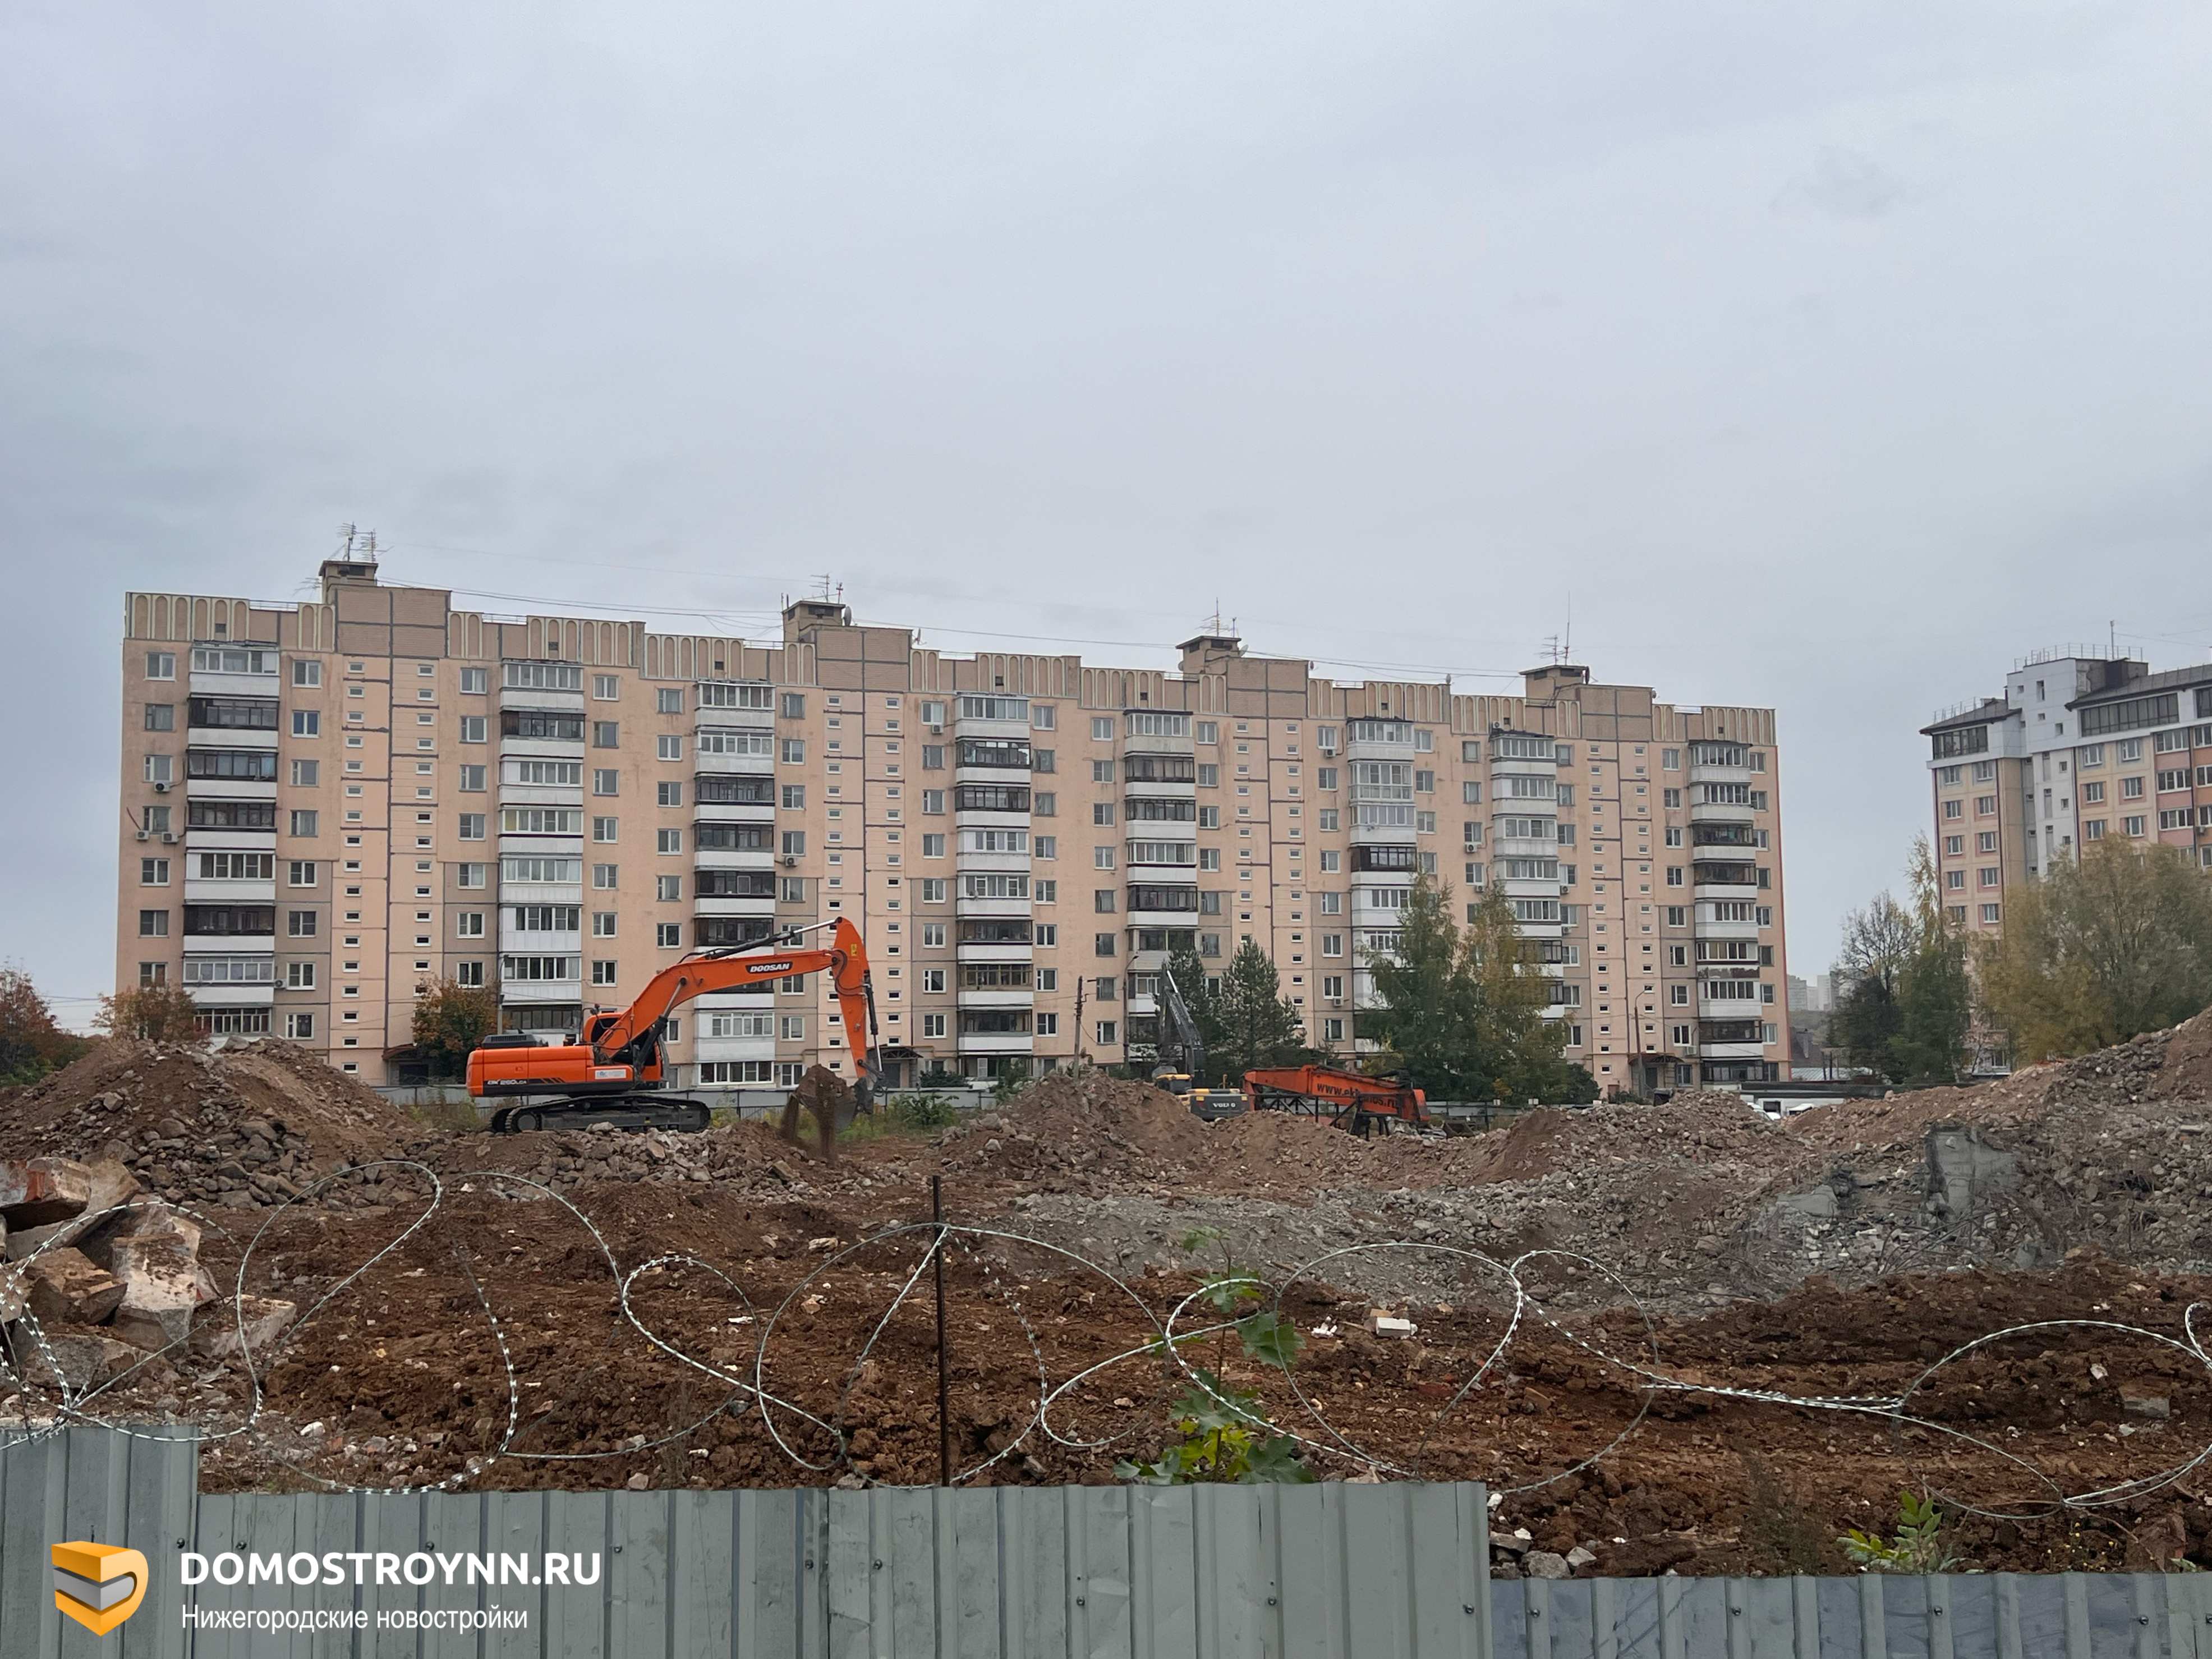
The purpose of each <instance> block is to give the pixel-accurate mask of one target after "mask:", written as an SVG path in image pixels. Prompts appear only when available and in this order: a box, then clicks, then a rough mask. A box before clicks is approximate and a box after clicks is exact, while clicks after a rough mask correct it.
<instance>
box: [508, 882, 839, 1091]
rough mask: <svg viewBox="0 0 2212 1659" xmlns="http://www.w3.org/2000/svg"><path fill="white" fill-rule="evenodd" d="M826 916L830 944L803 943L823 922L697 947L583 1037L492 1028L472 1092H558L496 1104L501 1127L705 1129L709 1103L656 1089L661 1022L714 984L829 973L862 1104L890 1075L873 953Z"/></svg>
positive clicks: (597, 1019) (597, 1016) (592, 1020)
mask: <svg viewBox="0 0 2212 1659" xmlns="http://www.w3.org/2000/svg"><path fill="white" fill-rule="evenodd" d="M825 925H827V926H830V927H833V928H834V931H833V932H832V933H831V934H830V937H829V944H828V945H824V946H815V947H800V946H799V940H800V939H802V938H803V937H804V936H805V934H807V933H817V932H819V931H820V928H818V927H811V928H794V929H793V930H792V931H790V932H788V933H780V934H778V935H776V936H775V938H773V939H763V940H761V941H759V942H758V943H757V944H752V945H740V946H738V947H735V948H733V949H731V950H727V951H695V952H694V953H692V954H691V955H690V956H687V957H684V959H683V960H681V961H680V962H676V963H671V964H670V965H669V966H667V967H665V968H664V969H661V970H660V971H659V973H657V974H655V975H653V979H652V981H651V982H650V983H648V984H647V986H646V987H645V989H644V990H643V991H642V992H641V993H640V994H639V995H638V998H637V1000H635V1002H632V1003H631V1004H630V1005H629V1007H627V1008H624V1009H622V1010H620V1011H619V1012H611V1013H610V1012H601V1011H599V1010H597V1009H594V1010H593V1011H592V1012H591V1013H589V1014H587V1015H586V1016H585V1018H584V1030H583V1034H582V1040H581V1041H580V1042H568V1043H557V1044H547V1043H541V1042H536V1041H534V1040H533V1039H532V1038H531V1037H530V1036H526V1035H525V1034H522V1033H520V1032H503V1033H501V1034H500V1035H499V1036H490V1037H486V1038H485V1039H484V1041H483V1043H481V1044H480V1045H479V1046H478V1047H477V1048H476V1049H475V1050H474V1051H473V1052H471V1054H470V1055H469V1093H470V1094H471V1095H472V1096H474V1097H476V1098H477V1099H479V1100H483V1099H489V1098H493V1097H499V1096H513V1095H551V1096H555V1097H556V1098H554V1099H551V1100H532V1101H530V1102H528V1103H526V1104H520V1105H514V1106H506V1107H501V1108H500V1109H498V1110H496V1111H495V1112H494V1113H493V1114H492V1116H491V1127H492V1129H493V1131H494V1132H495V1133H501V1134H507V1133H513V1132H515V1131H518V1130H524V1129H543V1128H581V1127H587V1126H588V1125H591V1124H594V1123H612V1124H615V1125H616V1126H617V1127H622V1128H635V1129H648V1128H653V1129H703V1128H705V1127H707V1126H708V1122H709V1121H711V1118H710V1114H709V1113H708V1108H707V1106H706V1104H705V1103H703V1102H702V1101H697V1100H694V1099H692V1098H690V1097H688V1096H684V1095H672V1094H662V1093H660V1092H659V1083H660V1080H661V1077H662V1059H661V1048H660V1027H661V1022H662V1021H663V1020H665V1018H667V1017H668V1016H669V1015H670V1014H671V1012H674V1011H675V1010H676V1009H677V1008H678V1007H681V1006H683V1005H684V1003H686V1002H689V1001H690V1000H691V999H692V998H694V997H696V996H703V995H705V994H707V993H708V992H710V991H728V990H733V989H735V988H737V987H740V986H745V985H758V984H760V983H762V982H763V981H768V980H777V979H789V978H793V977H795V976H798V975H806V974H821V973H826V974H828V975H829V976H830V980H831V982H832V984H833V985H834V986H835V987H836V994H837V1007H838V1011H839V1014H840V1017H841V1018H842V1021H843V1024H844V1027H845V1041H846V1042H847V1043H848V1044H849V1045H850V1046H851V1048H852V1051H853V1067H854V1074H855V1075H854V1094H855V1096H856V1097H857V1098H858V1100H859V1103H860V1109H862V1110H864V1111H865V1110H866V1109H867V1104H868V1095H869V1091H871V1090H872V1089H873V1088H875V1087H876V1086H878V1085H880V1083H881V1082H882V1079H883V1063H882V1061H881V1060H880V1059H879V1058H878V1054H877V1051H876V998H875V991H874V988H873V987H872V985H871V984H870V983H869V980H868V952H867V949H866V946H865V945H863V944H862V943H861V941H860V929H858V928H857V927H854V926H853V924H852V923H851V922H850V921H846V920H845V919H844V918H842V917H840V918H839V919H838V920H837V921H836V922H835V923H834V924H825Z"/></svg>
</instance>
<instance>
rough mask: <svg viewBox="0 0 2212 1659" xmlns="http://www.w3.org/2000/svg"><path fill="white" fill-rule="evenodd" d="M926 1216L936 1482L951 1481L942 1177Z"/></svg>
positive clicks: (934, 1182)
mask: <svg viewBox="0 0 2212 1659" xmlns="http://www.w3.org/2000/svg"><path fill="white" fill-rule="evenodd" d="M929 1218H930V1219H931V1220H933V1221H934V1222H935V1223H936V1224H937V1237H936V1249H937V1262H936V1267H937V1484H938V1485H939V1486H951V1484H952V1417H951V1405H950V1401H951V1392H952V1383H951V1366H950V1364H949V1362H948V1361H947V1359H946V1358H945V1177H944V1176H930V1178H929Z"/></svg>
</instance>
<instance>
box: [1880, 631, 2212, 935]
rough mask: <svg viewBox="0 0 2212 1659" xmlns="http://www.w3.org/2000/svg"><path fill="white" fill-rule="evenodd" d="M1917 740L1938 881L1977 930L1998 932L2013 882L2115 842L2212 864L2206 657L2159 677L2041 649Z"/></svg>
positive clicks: (2088, 656) (1959, 917) (1960, 916)
mask: <svg viewBox="0 0 2212 1659" xmlns="http://www.w3.org/2000/svg"><path fill="white" fill-rule="evenodd" d="M1921 735H1922V736H1923V737H1925V738H1928V740H1929V758H1928V766H1929V784H1930V786H1931V793H1932V796H1933V799H1934V815H1935V832H1934V838H1933V846H1934V849H1935V854H1936V880H1937V882H1938V884H1939V885H1940V886H1941V887H1942V896H1943V902H1944V905H1945V908H1946V909H1947V911H1948V914H1949V915H1950V918H1951V920H1952V921H1954V922H1955V923H1957V924H1958V925H1959V926H1960V927H1964V928H1966V930H1967V931H1968V932H1970V933H1999V932H2002V929H2003V926H2004V914H2005V897H2006V894H2007V892H2008V890H2012V889H2015V888H2017V887H2019V886H2021V884H2024V883H2027V882H2030V881H2033V880H2034V879H2036V878H2037V877H2038V876H2039V875H2040V874H2042V873H2043V872H2045V871H2047V870H2049V869H2050V868H2051V866H2052V864H2054V863H2055V862H2057V861H2058V860H2064V859H2069V858H2071V857H2073V856H2075V854H2076V853H2077V852H2078V851H2079V850H2080V849H2081V848H2082V847H2084V846H2086V845H2087V843H2088V842H2094V841H2103V840H2105V839H2106V838H2107V837H2108V836H2109V837H2114V838H2124V839H2126V840H2128V841H2130V842H2142V843H2146V844H2148V843H2150V842H2165V843H2166V844H2167V845H2170V846H2174V847H2179V848H2184V849H2185V850H2186V851H2187V852H2188V853H2189V854H2190V855H2191V857H2193V858H2195V859H2196V860H2197V861H2198V862H2199V863H2200V864H2202V865H2203V866H2205V867H2206V868H2208V869H2212V664H2207V665H2200V666H2197V667H2195V668H2181V669H2174V670H2172V671H2168V672H2165V673H2159V674H2154V673H2152V672H2151V671H2150V665H2148V663H2144V662H2140V661H2136V660H2135V659H2131V658H2125V657H2110V656H2105V655H2101V654H2099V653H2093V652H2092V651H2090V650H2088V649H2087V648H2084V647H2065V648H2063V649H2061V650H2057V651H2042V652H2038V653H2035V654H2033V655H2032V656H2028V657H2025V658H2022V659H2021V660H2020V661H2019V662H2018V663H2016V664H2015V665H2014V666H2013V670H2012V672H2011V673H2010V674H2009V675H2008V676H2007V677H2006V679H2005V689H2004V695H2003V696H2001V697H1986V698H1984V699H1982V700H1981V701H1979V702H1973V703H1969V704H1966V705H1963V706H1961V707H1960V708H1954V709H1950V710H1947V711H1946V712H1945V713H1944V714H1941V715H1939V716H1938V717H1937V718H1936V720H1935V721H1934V722H1933V723H1932V724H1930V725H1928V726H1923V727H1922V728H1921Z"/></svg>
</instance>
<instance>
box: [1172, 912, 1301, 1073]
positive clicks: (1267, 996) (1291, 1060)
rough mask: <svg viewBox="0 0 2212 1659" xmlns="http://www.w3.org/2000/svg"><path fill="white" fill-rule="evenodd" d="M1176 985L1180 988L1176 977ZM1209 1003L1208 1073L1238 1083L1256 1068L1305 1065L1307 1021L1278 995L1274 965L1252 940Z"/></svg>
mask: <svg viewBox="0 0 2212 1659" xmlns="http://www.w3.org/2000/svg"><path fill="white" fill-rule="evenodd" d="M1200 982H1201V983H1203V981H1200ZM1176 984H1177V986H1178V987H1180V986H1181V984H1182V975H1180V974H1178V975H1176ZM1208 1001H1209V1002H1210V1003H1211V1004H1212V1018H1213V1019H1214V1020H1215V1021H1216V1022H1217V1024H1218V1030H1219V1032H1220V1036H1219V1037H1218V1039H1217V1040H1215V1041H1214V1042H1211V1043H1209V1044H1208V1048H1207V1064H1208V1066H1209V1069H1211V1070H1213V1071H1214V1072H1216V1073H1217V1074H1218V1075H1221V1076H1223V1077H1225V1078H1236V1079H1242V1078H1243V1075H1244V1073H1247V1072H1249V1071H1250V1070H1252V1069H1254V1068H1255V1066H1296V1065H1298V1064H1299V1063H1301V1062H1302V1061H1303V1060H1304V1058H1305V1056H1306V1053H1307V1049H1306V1040H1305V1017H1304V1015H1303V1014H1301V1013H1300V1012H1298V1010H1297V1006H1295V1005H1294V1004H1292V1003H1291V1002H1290V1001H1289V1000H1287V999H1286V998H1285V997H1284V995H1283V994H1282V980H1281V978H1280V976H1279V975H1278V974H1277V973H1276V972H1275V963H1274V961H1273V958H1272V957H1269V956H1268V954H1267V952H1266V951H1262V950H1261V948H1260V947H1259V945H1256V944H1255V943H1254V942H1253V941H1252V940H1250V939H1246V940H1245V941H1244V943H1243V945H1239V946H1238V947H1237V954H1236V955H1235V956H1233V957H1231V958H1230V959H1229V966H1228V967H1227V968H1226V969H1224V970H1223V972H1222V975H1221V988H1220V989H1219V990H1218V992H1216V993H1214V994H1213V995H1212V997H1210V998H1209V999H1208ZM1193 1012H1194V1013H1195V1010H1194V1011H1193ZM1200 1029H1201V1030H1202V1029H1203V1028H1202V1027H1201V1028H1200Z"/></svg>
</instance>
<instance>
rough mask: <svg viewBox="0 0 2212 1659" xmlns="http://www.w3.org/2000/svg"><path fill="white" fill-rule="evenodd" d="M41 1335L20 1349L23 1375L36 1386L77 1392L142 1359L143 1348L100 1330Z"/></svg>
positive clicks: (121, 1372) (111, 1377)
mask: <svg viewBox="0 0 2212 1659" xmlns="http://www.w3.org/2000/svg"><path fill="white" fill-rule="evenodd" d="M44 1336H45V1340H43V1341H37V1342H28V1343H26V1344H25V1345H24V1348H23V1375H24V1376H25V1377H26V1378H27V1379H28V1380H29V1381H30V1382H31V1383H33V1385H34V1386H37V1387H40V1388H49V1389H51V1388H53V1387H55V1386H57V1385H60V1386H63V1387H65V1388H67V1389H70V1391H71V1392H72V1393H75V1394H80V1395H81V1394H82V1393H84V1392H85V1391H86V1390H87V1389H96V1388H99V1387H100V1386H101V1385H102V1384H104V1383H112V1382H113V1381H114V1380H115V1379H116V1378H117V1377H118V1376H123V1375H124V1374H125V1372H128V1371H130V1370H131V1368H132V1367H134V1366H136V1365H137V1364H139V1363H140V1362H141V1361H143V1360H144V1359H145V1358H146V1353H145V1351H144V1350H143V1349H142V1348H137V1347H133V1346H131V1344H130V1343H128V1342H118V1341H117V1340H115V1339H114V1338H113V1337H112V1336H110V1335H107V1334H106V1333H104V1332H100V1331H52V1332H46V1333H45V1334H44ZM149 1369H150V1368H149ZM57 1372H58V1374H57ZM142 1374H143V1373H142Z"/></svg>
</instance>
